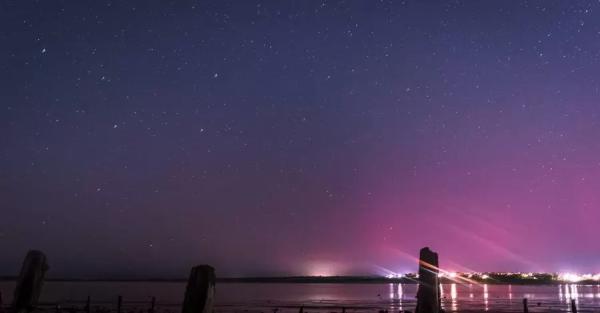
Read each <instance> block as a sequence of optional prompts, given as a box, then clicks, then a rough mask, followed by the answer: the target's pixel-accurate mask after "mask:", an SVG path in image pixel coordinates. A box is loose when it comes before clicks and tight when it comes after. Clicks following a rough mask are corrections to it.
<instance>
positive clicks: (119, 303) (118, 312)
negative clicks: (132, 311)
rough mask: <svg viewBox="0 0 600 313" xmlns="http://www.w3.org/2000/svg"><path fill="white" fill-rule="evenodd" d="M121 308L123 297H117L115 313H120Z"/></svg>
mask: <svg viewBox="0 0 600 313" xmlns="http://www.w3.org/2000/svg"><path fill="white" fill-rule="evenodd" d="M122 308H123V296H118V297H117V313H121V309H122Z"/></svg>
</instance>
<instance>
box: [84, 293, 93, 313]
mask: <svg viewBox="0 0 600 313" xmlns="http://www.w3.org/2000/svg"><path fill="white" fill-rule="evenodd" d="M91 311H92V298H91V297H90V296H88V297H87V301H86V302H85V312H86V313H90V312H91Z"/></svg>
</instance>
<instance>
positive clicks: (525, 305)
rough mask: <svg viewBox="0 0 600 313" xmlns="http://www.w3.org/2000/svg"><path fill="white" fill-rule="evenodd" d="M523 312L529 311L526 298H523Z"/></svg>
mask: <svg viewBox="0 0 600 313" xmlns="http://www.w3.org/2000/svg"><path fill="white" fill-rule="evenodd" d="M523 312H524V313H529V307H527V298H523Z"/></svg>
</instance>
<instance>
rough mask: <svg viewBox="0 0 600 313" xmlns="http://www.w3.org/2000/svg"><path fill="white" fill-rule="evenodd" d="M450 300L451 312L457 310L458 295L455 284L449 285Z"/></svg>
mask: <svg viewBox="0 0 600 313" xmlns="http://www.w3.org/2000/svg"><path fill="white" fill-rule="evenodd" d="M450 299H452V311H456V310H458V303H457V302H456V301H457V299H458V293H457V292H456V284H452V285H450Z"/></svg>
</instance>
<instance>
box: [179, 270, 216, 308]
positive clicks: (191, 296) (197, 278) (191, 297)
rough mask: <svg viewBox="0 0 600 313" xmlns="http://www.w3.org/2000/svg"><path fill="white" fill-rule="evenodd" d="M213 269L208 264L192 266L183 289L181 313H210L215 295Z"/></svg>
mask: <svg viewBox="0 0 600 313" xmlns="http://www.w3.org/2000/svg"><path fill="white" fill-rule="evenodd" d="M215 280H216V278H215V269H214V268H212V267H211V266H209V265H199V266H196V267H194V268H192V271H191V273H190V278H189V280H188V284H187V287H186V290H185V298H184V300H183V306H182V313H212V307H213V302H214V297H215Z"/></svg>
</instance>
